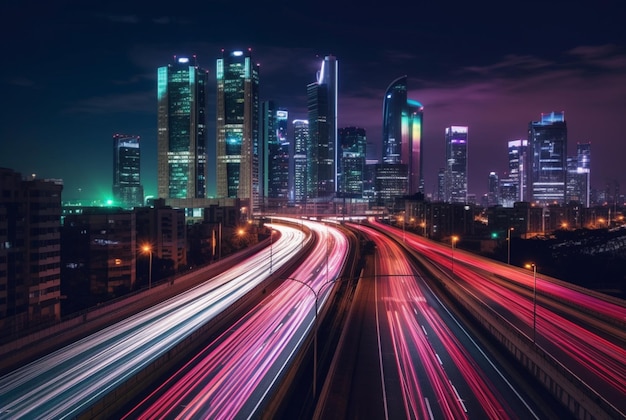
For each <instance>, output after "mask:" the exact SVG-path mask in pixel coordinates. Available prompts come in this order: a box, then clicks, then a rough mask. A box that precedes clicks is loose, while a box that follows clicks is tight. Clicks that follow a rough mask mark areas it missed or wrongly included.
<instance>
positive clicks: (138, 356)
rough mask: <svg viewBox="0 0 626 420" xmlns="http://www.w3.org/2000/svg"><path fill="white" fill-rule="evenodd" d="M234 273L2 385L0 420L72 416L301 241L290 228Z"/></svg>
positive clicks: (76, 345)
mask: <svg viewBox="0 0 626 420" xmlns="http://www.w3.org/2000/svg"><path fill="white" fill-rule="evenodd" d="M276 229H277V230H280V231H281V233H282V235H281V238H280V239H278V240H277V241H275V242H274V244H273V249H272V250H271V251H270V250H269V249H264V250H263V251H261V252H260V253H258V254H257V255H255V256H253V257H250V258H248V259H246V260H244V261H242V262H241V263H240V264H238V266H237V267H235V268H233V269H232V270H229V271H227V272H225V273H222V274H220V275H218V276H215V277H214V278H213V279H210V281H207V282H205V283H203V284H201V285H200V286H197V287H195V288H193V289H190V290H188V291H186V292H185V293H182V294H180V295H178V296H176V297H174V298H172V299H169V300H168V301H165V302H163V303H161V304H159V305H155V306H154V307H152V308H150V309H147V310H145V311H143V312H141V313H138V314H136V315H135V316H132V317H129V318H127V319H125V320H124V321H122V322H119V323H117V324H115V325H112V326H110V327H108V328H105V329H103V330H101V331H99V332H97V333H94V334H92V335H91V336H89V337H86V338H84V339H82V340H80V341H78V342H76V343H73V344H71V345H69V346H67V347H64V348H62V349H60V350H58V351H56V352H54V353H51V354H50V355H47V356H45V357H42V358H41V359H38V360H36V361H34V362H32V363H30V364H28V365H26V366H24V367H22V368H20V369H17V370H15V371H14V372H11V373H9V374H7V375H5V376H3V377H2V378H0V395H1V396H2V397H1V398H0V418H1V417H4V416H6V415H9V416H11V417H16V418H25V417H31V418H32V417H37V418H68V417H75V416H76V415H78V414H79V413H81V412H82V411H83V410H85V409H86V408H87V407H89V406H90V405H91V404H92V403H93V402H94V401H96V400H98V399H99V398H101V397H102V396H103V395H105V394H106V393H107V392H109V391H110V390H111V389H114V388H115V387H116V386H118V385H119V384H121V383H123V382H124V381H125V380H127V379H128V378H129V377H131V376H132V375H133V374H134V373H135V372H137V371H139V370H140V369H142V367H144V366H146V365H148V364H150V363H152V361H153V360H155V359H156V358H157V357H159V356H160V355H161V354H163V353H164V352H166V351H168V350H169V349H171V348H172V347H173V346H175V345H176V344H177V343H179V342H181V341H182V340H184V339H185V338H186V337H188V336H189V335H190V334H191V333H193V332H194V331H195V330H196V329H197V328H198V327H199V326H201V325H204V324H205V323H207V322H208V321H209V320H211V319H212V318H213V317H215V316H216V315H217V314H218V313H220V312H221V311H223V310H224V309H225V308H227V307H228V306H229V305H231V304H232V303H233V302H235V301H236V300H237V299H239V298H240V297H241V296H243V295H245V294H246V293H247V292H248V291H250V290H251V289H252V288H254V287H255V286H256V285H257V284H258V283H259V282H261V281H262V280H264V279H265V278H266V277H267V275H268V274H269V272H270V261H269V253H270V252H272V253H273V263H272V264H273V265H274V267H278V266H280V265H282V264H284V263H285V262H286V261H287V260H289V258H290V256H291V255H292V254H293V252H295V251H297V250H298V249H299V248H300V247H301V244H302V241H303V233H301V232H300V231H299V230H296V229H294V228H289V227H286V226H276Z"/></svg>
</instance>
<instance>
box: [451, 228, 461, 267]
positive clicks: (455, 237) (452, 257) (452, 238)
mask: <svg viewBox="0 0 626 420" xmlns="http://www.w3.org/2000/svg"><path fill="white" fill-rule="evenodd" d="M458 240H459V237H458V236H452V237H451V238H450V241H451V242H452V254H451V259H452V274H454V244H455V243H456V241H458Z"/></svg>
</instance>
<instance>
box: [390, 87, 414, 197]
mask: <svg viewBox="0 0 626 420" xmlns="http://www.w3.org/2000/svg"><path fill="white" fill-rule="evenodd" d="M423 110H424V107H423V106H422V104H420V103H419V102H417V101H414V100H412V99H407V76H402V77H399V78H397V79H396V80H394V81H393V82H391V84H390V85H389V87H388V88H387V91H386V92H385V98H384V100H383V150H382V152H383V156H382V162H383V163H389V164H394V165H398V164H399V165H406V166H407V172H408V175H409V179H408V190H407V191H405V192H404V194H415V193H416V192H422V193H423V192H424V176H423V169H422V119H423Z"/></svg>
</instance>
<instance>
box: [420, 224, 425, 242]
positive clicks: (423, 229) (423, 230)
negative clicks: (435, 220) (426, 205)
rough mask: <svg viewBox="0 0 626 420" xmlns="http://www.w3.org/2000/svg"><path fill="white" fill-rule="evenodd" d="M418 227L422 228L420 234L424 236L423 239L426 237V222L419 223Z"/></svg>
mask: <svg viewBox="0 0 626 420" xmlns="http://www.w3.org/2000/svg"><path fill="white" fill-rule="evenodd" d="M420 226H421V227H422V234H423V235H424V238H425V237H426V221H423V222H422V223H420Z"/></svg>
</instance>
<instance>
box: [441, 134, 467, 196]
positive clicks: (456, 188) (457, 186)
mask: <svg viewBox="0 0 626 420" xmlns="http://www.w3.org/2000/svg"><path fill="white" fill-rule="evenodd" d="M467 134H468V130H467V127H465V126H458V125H453V126H450V127H446V168H445V171H446V173H445V196H446V197H445V201H446V202H448V203H467Z"/></svg>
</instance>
